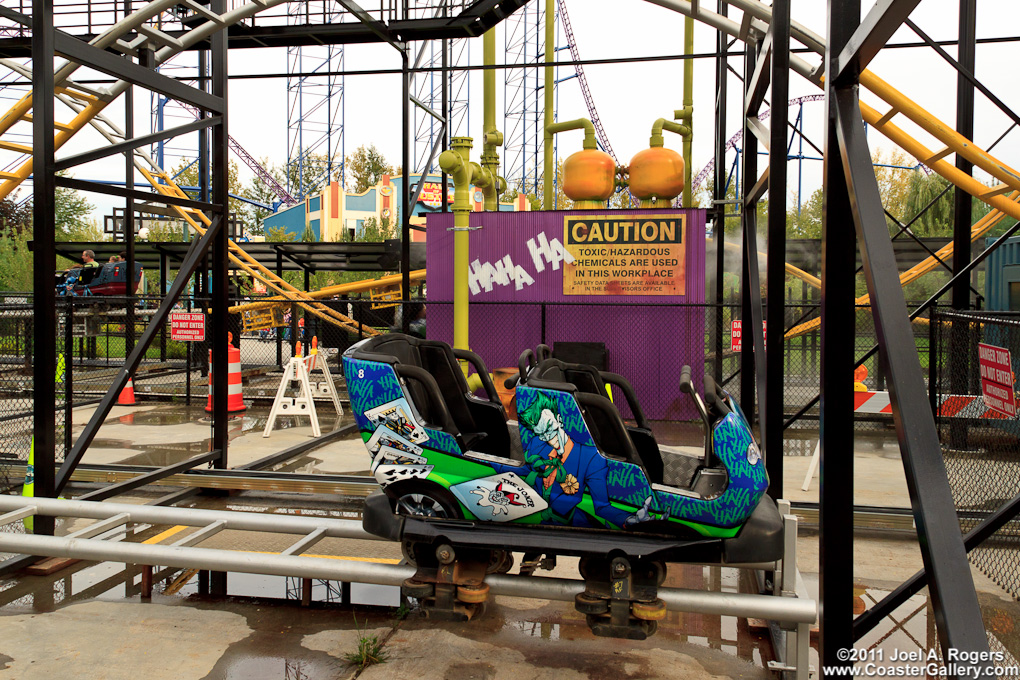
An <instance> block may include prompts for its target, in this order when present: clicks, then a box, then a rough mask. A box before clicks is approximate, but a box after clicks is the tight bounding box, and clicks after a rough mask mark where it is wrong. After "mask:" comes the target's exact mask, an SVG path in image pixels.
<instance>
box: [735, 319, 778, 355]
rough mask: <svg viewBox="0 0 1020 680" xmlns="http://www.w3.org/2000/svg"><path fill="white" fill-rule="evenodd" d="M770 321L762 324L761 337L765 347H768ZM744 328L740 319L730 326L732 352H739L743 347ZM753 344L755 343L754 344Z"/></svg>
mask: <svg viewBox="0 0 1020 680" xmlns="http://www.w3.org/2000/svg"><path fill="white" fill-rule="evenodd" d="M768 325H769V324H768V321H762V322H761V337H762V340H763V341H765V346H766V347H768V339H769V334H768ZM743 334H744V332H743V328H742V324H741V322H740V319H734V320H733V323H732V324H730V351H731V352H739V351H740V349H741V347H742V346H743V344H742V342H741V340H742V336H743ZM752 344H753V343H752Z"/></svg>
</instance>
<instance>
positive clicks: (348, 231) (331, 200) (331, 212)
mask: <svg viewBox="0 0 1020 680" xmlns="http://www.w3.org/2000/svg"><path fill="white" fill-rule="evenodd" d="M409 179H410V181H411V183H412V184H411V192H412V194H413V192H414V190H415V189H416V187H417V183H418V182H419V181H421V180H422V175H421V174H419V173H414V174H412V175H411V176H410V178H409ZM424 181H425V185H424V187H422V191H421V194H420V195H419V197H418V202H417V203H415V205H414V207H413V209H412V215H411V225H412V227H422V228H423V229H424V226H425V216H426V215H428V214H429V213H435V212H441V211H442V200H443V191H442V178H441V176H440V175H431V174H430V175H425V178H424ZM402 184H403V179H402V178H401V177H391V176H390V175H383V177H382V180H381V181H380V182H379V184H377V185H375V186H374V187H370V188H369V189H367V190H366V191H364V192H362V193H360V194H355V193H348V192H347V191H345V190H344V188H343V186H341V185H340V184H339V183H338V182H331V183H330V184H329V185H328V186H326V187H325V188H324V189H323V190H322V191H321V192H319V193H318V194H314V195H311V196H309V197H307V198H306V199H305V201H304V202H303V203H299V204H297V205H295V206H292V207H290V208H287V209H285V210H281V211H279V212H278V213H276V214H274V215H270V216H269V217H267V218H266V219H265V222H264V229H265V233H266V234H267V235H268V234H269V232H270V229H273V230H277V229H280V228H282V229H283V230H284V233H286V234H293V236H294V239H295V240H297V241H301V240H310V241H353V240H356V239H357V238H359V237H360V236H361V235H362V234H363V232H364V225H365V221H366V220H369V219H375V220H376V221H377V223H381V222H382V221H383V220H389V221H390V224H394V225H395V224H398V217H399V213H400V196H401V187H402ZM471 198H472V209H473V210H474V211H476V212H481V211H482V201H483V196H482V190H481V189H478V188H475V187H472V190H471ZM446 201H447V203H448V204H450V205H452V204H453V184H452V183H449V184H448V185H447V190H446ZM499 210H500V212H515V211H528V210H531V204H530V203H529V202H528V200H527V199H526V197H525V196H523V195H521V196H518V197H517V198H516V199H515V200H514V201H513V202H512V203H501V204H500V206H499ZM411 240H412V241H424V240H425V232H424V231H423V230H419V229H412V230H411Z"/></svg>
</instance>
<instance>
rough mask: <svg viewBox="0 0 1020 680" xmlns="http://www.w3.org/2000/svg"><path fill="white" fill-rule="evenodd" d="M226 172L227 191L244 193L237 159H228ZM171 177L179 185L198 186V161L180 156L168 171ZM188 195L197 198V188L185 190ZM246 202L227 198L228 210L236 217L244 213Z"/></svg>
mask: <svg viewBox="0 0 1020 680" xmlns="http://www.w3.org/2000/svg"><path fill="white" fill-rule="evenodd" d="M227 172H228V175H227V177H228V191H229V192H230V193H231V194H233V195H234V196H243V195H244V185H242V184H241V178H240V168H239V167H238V165H237V161H230V168H229V170H228V171H227ZM170 176H171V177H175V179H174V182H176V183H177V186H180V187H197V186H198V163H193V162H191V161H190V160H189V159H187V158H182V159H181V162H180V163H178V164H177V167H175V168H174V169H173V170H172V171H171V172H170ZM187 193H188V195H190V196H191V197H192V198H194V199H196V200H197V199H198V197H199V196H200V192H199V191H198V189H189V190H187ZM247 205H248V204H247V203H245V202H244V201H239V200H237V199H236V198H231V199H230V200H229V206H230V212H232V213H234V214H235V215H237V216H238V217H241V216H242V215H244V212H245V206H247Z"/></svg>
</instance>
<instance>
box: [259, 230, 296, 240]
mask: <svg viewBox="0 0 1020 680" xmlns="http://www.w3.org/2000/svg"><path fill="white" fill-rule="evenodd" d="M296 240H297V237H296V236H294V234H291V233H288V232H287V227H269V229H268V230H266V241H275V242H278V243H293V242H294V241H296Z"/></svg>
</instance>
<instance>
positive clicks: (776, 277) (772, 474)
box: [762, 0, 790, 499]
mask: <svg viewBox="0 0 1020 680" xmlns="http://www.w3.org/2000/svg"><path fill="white" fill-rule="evenodd" d="M769 33H770V34H771V35H772V52H773V55H772V101H774V102H785V101H789V99H790V0H773V3H772V22H771V23H770V24H769ZM789 116H790V114H789V109H788V108H787V107H786V106H775V107H773V108H772V114H771V120H770V126H769V129H770V131H771V135H772V140H771V143H770V144H769V216H768V255H767V260H766V263H765V279H766V281H767V282H768V289H767V290H768V295H767V298H766V302H765V304H766V309H765V318H766V319H767V320H768V321H769V322H770V323H771V324H772V342H771V343H769V344H768V345H767V346H766V348H765V363H766V371H765V375H766V376H767V380H766V383H765V403H766V404H767V405H768V408H766V409H765V412H764V413H763V414H762V420H763V421H764V422H765V428H764V431H765V433H766V439H764V440H763V442H762V443H763V444H764V446H765V467H766V470H767V471H768V473H769V495H770V496H772V497H773V498H776V499H779V498H785V496H784V495H783V449H784V446H783V404H784V403H785V394H784V390H783V385H784V382H785V379H786V376H785V367H784V362H783V359H784V352H785V342H786V341H785V339H784V333H783V332H782V331H783V330H784V329H783V326H784V325H785V320H786V306H785V303H786V176H787V168H786V165H787V144H786V141H787V140H786V134H787V133H786V130H787V127H788V124H789Z"/></svg>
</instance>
